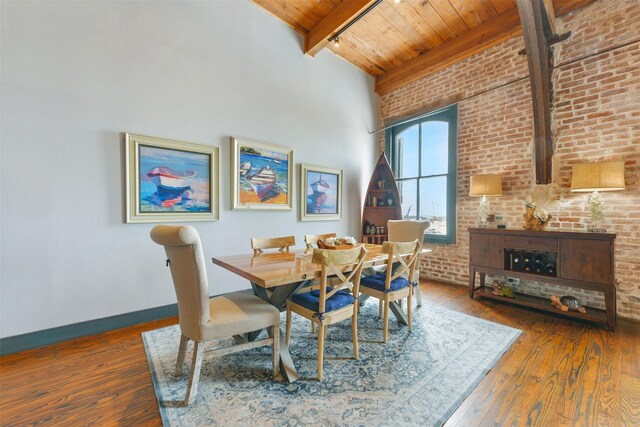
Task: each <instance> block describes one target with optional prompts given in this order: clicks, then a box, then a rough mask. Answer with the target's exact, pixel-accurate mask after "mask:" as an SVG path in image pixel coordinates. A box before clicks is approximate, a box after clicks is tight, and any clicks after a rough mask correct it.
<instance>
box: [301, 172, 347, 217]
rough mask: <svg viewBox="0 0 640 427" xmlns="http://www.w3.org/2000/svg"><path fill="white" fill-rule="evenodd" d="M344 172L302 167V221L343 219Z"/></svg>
mask: <svg viewBox="0 0 640 427" xmlns="http://www.w3.org/2000/svg"><path fill="white" fill-rule="evenodd" d="M342 181H343V170H342V169H335V168H328V167H324V166H317V165H310V164H305V163H302V164H301V165H300V221H338V220H341V219H342Z"/></svg>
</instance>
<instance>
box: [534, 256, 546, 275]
mask: <svg viewBox="0 0 640 427" xmlns="http://www.w3.org/2000/svg"><path fill="white" fill-rule="evenodd" d="M546 265H547V257H546V255H545V254H541V253H538V254H534V255H533V271H535V272H536V273H543V272H544V271H546Z"/></svg>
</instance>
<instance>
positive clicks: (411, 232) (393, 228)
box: [387, 220, 429, 307]
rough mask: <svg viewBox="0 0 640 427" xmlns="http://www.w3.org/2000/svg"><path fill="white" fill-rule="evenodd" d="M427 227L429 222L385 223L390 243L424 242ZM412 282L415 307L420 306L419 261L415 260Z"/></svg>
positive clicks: (396, 221)
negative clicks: (413, 284) (414, 284)
mask: <svg viewBox="0 0 640 427" xmlns="http://www.w3.org/2000/svg"><path fill="white" fill-rule="evenodd" d="M428 227H429V221H415V220H391V221H388V222H387V229H388V231H389V241H390V242H412V241H414V240H416V239H417V240H419V241H420V242H421V243H422V242H423V241H424V232H425V230H426V229H427V228H428ZM413 281H414V282H415V283H418V285H417V286H416V287H415V288H414V289H415V294H416V305H417V306H418V307H420V306H422V296H421V295H420V259H419V258H418V259H417V260H416V271H415V273H414V276H413Z"/></svg>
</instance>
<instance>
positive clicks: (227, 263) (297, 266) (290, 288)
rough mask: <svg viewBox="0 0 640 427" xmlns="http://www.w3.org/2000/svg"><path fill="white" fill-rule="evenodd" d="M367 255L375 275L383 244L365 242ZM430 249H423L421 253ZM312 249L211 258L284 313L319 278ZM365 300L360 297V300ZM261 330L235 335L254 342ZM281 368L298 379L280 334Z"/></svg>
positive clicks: (398, 313) (399, 314)
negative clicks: (292, 299) (291, 300)
mask: <svg viewBox="0 0 640 427" xmlns="http://www.w3.org/2000/svg"><path fill="white" fill-rule="evenodd" d="M364 246H365V248H366V250H367V256H366V259H365V262H364V270H363V271H364V274H366V275H372V274H375V270H374V269H373V267H375V266H379V265H386V263H387V258H388V256H387V254H385V253H383V252H382V245H375V244H365V245H364ZM427 252H431V250H430V249H424V248H423V249H422V252H421V253H427ZM312 253H313V249H305V250H295V251H291V252H271V253H261V254H243V255H231V256H223V257H213V258H212V259H211V260H212V261H213V263H214V264H215V265H218V266H220V267H222V268H224V269H226V270H229V271H231V272H233V273H235V274H237V275H239V276H241V277H244V278H245V279H247V280H248V281H249V282H250V283H251V288H252V289H253V293H254V294H255V295H257V296H258V297H260V298H262V299H263V300H265V301H267V302H269V303H270V304H271V305H273V306H274V307H276V308H278V309H279V310H280V311H281V312H282V311H284V310H286V306H287V305H286V301H287V298H289V297H290V296H291V295H292V294H293V293H295V292H296V291H297V290H298V289H300V288H302V287H305V286H309V285H311V284H312V283H313V282H314V281H315V280H316V279H319V278H320V269H321V267H320V265H319V264H315V263H313V262H311V255H312ZM363 300H364V299H363V298H361V302H362V301H363ZM389 308H390V309H391V311H392V313H393V314H394V315H395V317H396V318H397V319H398V322H399V323H402V324H407V322H408V319H407V315H406V313H405V312H404V311H403V309H402V306H401V305H400V304H398V303H397V302H396V301H393V302H391V303H390V305H389ZM260 332H261V330H260V331H254V332H252V333H250V334H246V335H245V336H236V337H234V338H235V339H236V341H238V342H244V341H252V340H254V339H255V338H256V337H257V335H258V334H259V333H260ZM280 367H281V372H282V374H283V375H284V377H285V379H286V380H288V381H289V382H293V381H295V380H297V379H298V373H297V372H296V369H295V366H294V364H293V359H292V358H291V354H290V353H289V349H288V348H287V346H286V345H285V343H284V334H283V333H281V334H280Z"/></svg>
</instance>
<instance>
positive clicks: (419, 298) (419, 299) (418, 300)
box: [413, 283, 422, 307]
mask: <svg viewBox="0 0 640 427" xmlns="http://www.w3.org/2000/svg"><path fill="white" fill-rule="evenodd" d="M413 289H415V292H416V307H422V295H420V284H419V283H418V285H417V286H416V287H414V288H413Z"/></svg>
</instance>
